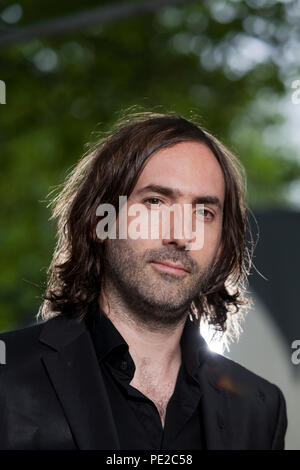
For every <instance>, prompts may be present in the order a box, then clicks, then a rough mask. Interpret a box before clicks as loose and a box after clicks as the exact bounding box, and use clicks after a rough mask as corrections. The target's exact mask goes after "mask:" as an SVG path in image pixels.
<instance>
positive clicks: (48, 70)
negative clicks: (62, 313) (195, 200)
mask: <svg viewBox="0 0 300 470" xmlns="http://www.w3.org/2000/svg"><path fill="white" fill-rule="evenodd" d="M124 3H126V2H124ZM101 4H103V5H105V4H107V5H112V2H108V1H106V2H105V1H99V0H97V1H91V0H87V1H86V2H85V4H84V8H85V9H88V8H94V7H97V6H99V5H101ZM21 5H22V6H21V8H20V5H19V4H18V3H16V4H13V5H11V4H9V3H5V2H4V3H3V2H2V5H1V7H0V8H2V10H0V15H1V18H0V31H2V32H5V30H7V29H9V28H13V27H15V28H17V27H21V26H24V25H29V24H34V23H36V22H40V21H42V20H46V19H49V18H54V17H59V16H62V15H65V14H70V13H72V12H76V11H80V10H81V9H82V5H83V4H82V2H79V1H77V0H73V1H72V2H71V1H64V2H61V3H60V4H58V3H55V2H51V1H49V0H45V1H44V2H43V3H42V4H41V3H38V2H37V1H34V0H24V1H23V2H22V4H21ZM297 5H298V6H297ZM41 6H42V7H41ZM9 8H10V10H9ZM13 8H15V10H13ZM14 11H15V17H17V16H18V14H17V13H18V12H19V16H20V18H19V20H18V21H15V20H14V16H13V15H14ZM20 12H21V13H20ZM8 13H10V15H11V16H10V17H9V14H8ZM7 18H8V19H9V18H10V19H9V21H8V20H7ZM11 18H12V19H11ZM8 23H10V24H8ZM12 23H14V24H12ZM299 24H300V22H299V2H293V1H292V2H289V1H285V2H283V1H282V2H275V1H272V0H249V1H238V0H235V1H233V0H232V1H227V2H224V1H219V0H217V1H214V2H211V1H208V0H207V1H201V2H199V1H195V2H188V3H187V4H186V5H184V6H180V7H174V6H173V7H167V8H164V9H161V10H160V11H159V12H156V13H152V14H144V15H141V16H137V17H133V18H128V19H125V20H122V21H117V22H114V23H111V24H106V25H99V26H92V27H89V28H82V29H80V30H76V31H73V32H69V33H68V34H65V35H57V36H53V37H48V38H42V39H39V38H36V39H34V40H30V41H27V42H22V43H21V44H13V45H10V46H6V47H3V48H2V49H1V59H0V61H1V62H0V63H1V76H0V79H1V80H4V81H5V83H6V87H7V98H6V99H7V104H6V105H1V107H0V116H1V117H0V119H1V126H0V141H1V173H0V178H1V189H0V191H1V201H2V204H1V208H2V224H1V230H0V241H1V261H2V267H1V271H0V289H1V316H0V329H1V330H8V329H12V328H15V327H20V326H22V325H24V324H28V323H31V322H34V315H35V314H36V313H37V309H38V306H39V304H40V296H41V294H42V292H43V286H44V282H45V280H46V269H47V266H48V264H49V262H50V259H51V253H52V250H53V248H54V243H55V227H54V225H53V223H50V222H49V221H48V218H49V216H50V213H49V210H48V209H47V208H46V204H45V203H44V202H43V200H44V199H45V197H46V195H47V193H48V192H49V190H50V189H51V188H52V187H53V186H54V185H57V184H59V183H61V182H62V181H63V179H64V177H65V176H66V174H67V171H68V169H70V167H71V166H72V165H74V164H75V163H76V161H77V160H78V159H79V158H80V156H81V155H82V154H83V153H84V151H85V147H84V144H85V143H86V142H88V141H91V140H92V141H93V140H94V139H95V138H96V136H97V133H98V131H101V130H105V129H107V128H109V126H110V125H111V123H112V122H114V121H115V120H116V119H117V118H118V116H119V112H120V111H122V110H124V109H126V108H128V107H129V106H134V105H138V106H139V107H140V109H144V110H155V111H159V112H167V111H176V112H178V113H181V114H183V115H185V116H186V117H187V118H189V117H191V118H193V117H196V118H197V119H200V121H201V123H202V124H203V125H204V127H206V128H207V129H209V130H210V131H212V132H213V133H214V134H215V135H216V136H217V137H219V138H220V139H221V140H223V141H224V142H225V143H226V144H227V145H228V146H229V147H230V148H231V149H232V150H233V151H234V152H236V153H237V154H238V155H239V156H240V158H241V160H242V161H243V163H244V165H245V166H246V170H247V174H248V193H247V199H248V202H249V204H250V205H251V206H252V207H253V208H255V207H260V206H272V205H276V206H278V205H283V206H284V205H288V204H289V201H288V198H287V196H286V195H287V193H288V191H287V190H288V187H289V185H290V184H291V183H292V182H294V181H296V180H297V179H299V175H300V165H299V159H297V152H296V150H295V149H293V148H292V146H291V145H289V142H288V139H287V141H285V140H284V139H283V140H282V141H281V142H280V141H279V143H278V141H277V143H276V139H274V142H275V143H274V142H272V135H274V136H275V135H276V134H277V130H278V129H280V126H281V124H282V122H283V121H284V117H283V116H282V115H281V114H280V112H279V111H280V110H278V106H277V107H276V103H279V102H280V100H281V98H282V97H283V96H285V95H286V94H287V93H288V92H289V87H290V83H291V80H292V79H295V78H297V74H299V72H300V71H299V61H298V62H297V60H296V59H297V57H298V58H299V54H298V55H297V51H298V41H299V26H298V25H299ZM293 54H294V55H293ZM272 133H273V134H272ZM270 136H271V137H270ZM267 137H268V138H267Z"/></svg>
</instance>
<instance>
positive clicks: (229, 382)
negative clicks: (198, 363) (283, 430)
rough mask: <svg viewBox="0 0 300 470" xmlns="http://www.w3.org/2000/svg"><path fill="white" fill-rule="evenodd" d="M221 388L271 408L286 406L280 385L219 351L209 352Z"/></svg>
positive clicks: (240, 397)
mask: <svg viewBox="0 0 300 470" xmlns="http://www.w3.org/2000/svg"><path fill="white" fill-rule="evenodd" d="M209 354H210V357H211V361H210V363H211V364H213V368H214V370H215V374H216V377H217V386H218V387H219V389H222V390H225V391H227V392H228V393H229V394H230V395H235V396H236V397H238V398H239V399H242V398H243V397H244V398H247V399H248V400H250V401H252V402H253V403H257V402H260V403H262V405H265V406H266V407H267V408H269V409H272V410H274V409H279V408H285V407H286V403H285V398H284V395H283V393H282V391H281V389H280V388H279V387H278V385H276V384H274V383H272V382H271V381H269V380H267V379H265V378H264V377H261V376H260V375H258V374H256V373H254V372H252V371H251V370H249V369H247V368H246V367H244V366H243V365H241V364H239V363H237V362H235V361H233V360H232V359H229V358H228V357H225V356H222V355H220V354H217V353H209Z"/></svg>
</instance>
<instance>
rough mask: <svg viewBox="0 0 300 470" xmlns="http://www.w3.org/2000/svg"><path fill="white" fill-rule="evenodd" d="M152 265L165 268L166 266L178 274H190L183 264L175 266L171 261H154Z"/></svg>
mask: <svg viewBox="0 0 300 470" xmlns="http://www.w3.org/2000/svg"><path fill="white" fill-rule="evenodd" d="M152 263H155V264H157V265H161V266H162V267H163V266H166V267H169V268H172V269H174V270H176V271H178V272H186V273H188V272H189V271H188V269H186V268H185V267H184V266H183V265H182V264H180V263H178V264H174V263H171V262H170V261H152Z"/></svg>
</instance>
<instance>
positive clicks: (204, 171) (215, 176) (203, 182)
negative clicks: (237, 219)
mask: <svg viewBox="0 0 300 470" xmlns="http://www.w3.org/2000/svg"><path fill="white" fill-rule="evenodd" d="M148 184H158V185H164V186H168V187H172V188H174V189H178V190H180V191H181V192H182V193H184V194H186V195H188V194H193V195H196V196H197V195H199V194H206V193H207V194H214V195H216V196H218V197H219V199H220V200H221V201H224V193H225V182H224V176H223V172H222V169H221V167H220V164H219V162H218V161H217V159H216V157H215V155H214V154H213V152H212V151H211V150H210V149H209V148H208V147H207V146H206V145H205V144H203V143H201V142H180V143H178V144H175V145H173V146H172V147H167V148H163V149H161V150H158V151H157V152H156V153H155V154H154V155H153V156H152V157H150V159H149V160H148V161H147V163H146V165H145V167H144V168H143V170H142V173H141V174H140V176H139V179H138V181H137V183H136V186H135V188H134V190H133V193H134V192H135V191H137V190H138V189H140V188H142V187H144V186H146V185H148Z"/></svg>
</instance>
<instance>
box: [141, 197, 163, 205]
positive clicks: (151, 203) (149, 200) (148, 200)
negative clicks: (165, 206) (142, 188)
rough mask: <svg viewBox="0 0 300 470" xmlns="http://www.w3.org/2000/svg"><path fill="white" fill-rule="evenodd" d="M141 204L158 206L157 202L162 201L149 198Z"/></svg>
mask: <svg viewBox="0 0 300 470" xmlns="http://www.w3.org/2000/svg"><path fill="white" fill-rule="evenodd" d="M151 201H152V202H151ZM153 201H155V202H153ZM143 202H149V204H150V206H158V203H159V202H161V203H162V201H161V200H160V199H158V198H157V197H149V198H148V199H145V200H144V201H143Z"/></svg>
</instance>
